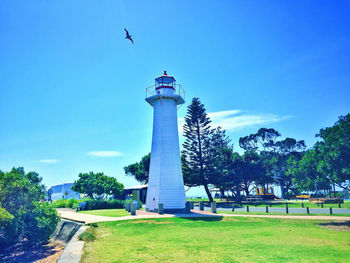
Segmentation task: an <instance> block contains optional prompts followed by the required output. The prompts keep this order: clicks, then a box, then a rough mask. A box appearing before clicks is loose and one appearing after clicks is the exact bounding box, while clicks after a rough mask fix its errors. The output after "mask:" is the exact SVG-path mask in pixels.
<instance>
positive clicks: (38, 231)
mask: <svg viewBox="0 0 350 263" xmlns="http://www.w3.org/2000/svg"><path fill="white" fill-rule="evenodd" d="M34 206H35V208H34V210H32V211H31V212H30V213H27V214H26V216H25V217H24V222H25V223H26V228H25V236H26V237H27V238H28V239H29V240H30V241H32V242H35V243H36V242H40V241H45V240H48V239H49V238H50V235H51V234H52V233H53V232H54V230H55V228H56V225H57V223H58V221H59V218H58V217H57V212H56V210H55V209H52V207H51V206H50V205H49V204H48V203H46V202H35V203H34Z"/></svg>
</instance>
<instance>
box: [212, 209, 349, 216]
mask: <svg viewBox="0 0 350 263" xmlns="http://www.w3.org/2000/svg"><path fill="white" fill-rule="evenodd" d="M217 213H218V214H239V215H283V216H285V215H288V216H345V217H350V214H332V215H330V214H317V213H316V214H311V213H310V214H306V213H303V214H299V213H293V214H286V213H273V212H272V213H271V212H268V213H266V212H240V211H237V212H232V211H223V210H217Z"/></svg>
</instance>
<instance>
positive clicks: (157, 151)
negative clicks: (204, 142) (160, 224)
mask: <svg viewBox="0 0 350 263" xmlns="http://www.w3.org/2000/svg"><path fill="white" fill-rule="evenodd" d="M152 88H153V87H152ZM177 88H178V89H179V90H178V92H176V89H177ZM148 91H149V90H148ZM149 92H150V96H149V97H147V98H146V101H147V102H148V103H149V104H150V105H151V106H152V107H153V109H154V114H153V135H152V150H151V163H150V171H149V180H148V189H147V197H146V210H148V211H157V210H158V204H159V203H162V204H163V208H164V211H166V212H171V211H173V212H177V211H183V210H184V209H185V202H186V195H185V188H184V183H183V176H182V170H181V160H180V146H179V134H178V127H177V107H178V105H181V104H183V103H185V101H184V99H183V98H182V96H181V95H182V94H184V92H183V90H182V88H181V86H180V85H176V82H175V78H173V77H171V76H168V75H167V74H166V71H164V75H163V76H160V77H158V78H156V79H155V86H154V88H153V89H152V91H149Z"/></svg>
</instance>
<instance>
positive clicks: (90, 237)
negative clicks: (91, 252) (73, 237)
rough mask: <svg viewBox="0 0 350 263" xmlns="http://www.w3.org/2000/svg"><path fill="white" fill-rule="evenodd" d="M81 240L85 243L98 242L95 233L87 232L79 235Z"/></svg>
mask: <svg viewBox="0 0 350 263" xmlns="http://www.w3.org/2000/svg"><path fill="white" fill-rule="evenodd" d="M79 240H82V241H85V242H92V241H95V240H96V237H95V235H94V234H93V233H91V232H88V231H85V232H84V233H82V234H80V235H79Z"/></svg>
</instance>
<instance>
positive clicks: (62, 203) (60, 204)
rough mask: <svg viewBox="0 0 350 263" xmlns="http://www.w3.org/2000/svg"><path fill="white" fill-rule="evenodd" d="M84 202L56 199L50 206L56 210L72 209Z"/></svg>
mask: <svg viewBox="0 0 350 263" xmlns="http://www.w3.org/2000/svg"><path fill="white" fill-rule="evenodd" d="M83 201H86V200H84V199H80V200H77V199H74V198H71V199H58V200H56V201H53V202H52V203H51V205H52V206H53V207H56V208H73V207H74V206H77V205H79V203H80V202H83Z"/></svg>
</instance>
